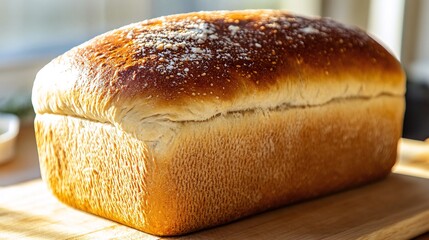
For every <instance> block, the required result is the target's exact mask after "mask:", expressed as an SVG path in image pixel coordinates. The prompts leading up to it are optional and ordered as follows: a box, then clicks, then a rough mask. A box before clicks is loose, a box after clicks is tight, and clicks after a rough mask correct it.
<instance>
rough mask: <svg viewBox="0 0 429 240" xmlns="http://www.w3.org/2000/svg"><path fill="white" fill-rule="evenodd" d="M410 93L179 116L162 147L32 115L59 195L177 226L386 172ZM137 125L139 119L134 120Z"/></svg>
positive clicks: (137, 219)
mask: <svg viewBox="0 0 429 240" xmlns="http://www.w3.org/2000/svg"><path fill="white" fill-rule="evenodd" d="M403 110H404V100H403V98H400V97H389V96H382V97H377V98H373V99H370V100H368V99H349V100H343V101H336V102H332V103H329V104H326V105H323V106H317V107H307V108H291V109H287V110H279V111H253V112H244V113H236V114H228V115H224V116H219V117H216V118H213V119H210V120H208V121H204V122H188V123H182V124H181V126H180V128H179V129H176V133H177V135H176V136H175V137H174V138H173V140H172V141H171V143H169V145H168V146H169V148H168V149H169V150H168V151H164V154H157V155H156V156H155V155H154V154H153V151H152V149H151V144H150V143H148V142H144V141H141V140H139V139H136V138H135V136H134V135H133V134H129V133H125V132H123V131H122V130H120V129H118V128H116V127H114V126H112V125H110V124H106V123H98V122H92V121H88V120H85V119H80V118H75V117H70V116H59V115H50V114H43V115H38V116H37V117H36V137H37V142H38V148H39V154H40V161H41V170H42V176H43V178H44V180H45V181H47V182H48V185H49V187H50V189H51V190H52V192H53V193H54V194H55V195H56V196H57V197H58V198H59V199H60V200H61V201H63V202H65V203H67V204H69V205H71V206H74V207H76V208H78V209H82V210H85V211H88V212H91V213H94V214H96V215H99V216H102V217H105V218H108V219H112V220H114V221H118V222H121V223H123V224H125V225H128V226H131V227H134V228H136V229H140V230H142V231H145V232H148V233H152V234H156V235H178V234H185V233H188V232H192V231H196V230H199V229H203V228H207V227H211V226H215V225H218V224H222V223H227V222H230V221H233V220H235V219H239V218H241V217H244V216H248V215H251V214H254V213H257V212H261V211H264V210H267V209H272V208H276V207H280V206H282V205H284V204H287V203H292V202H296V201H300V200H303V199H308V198H313V197H317V196H321V195H324V194H328V193H331V192H336V191H339V190H342V189H345V188H349V187H353V186H358V185H361V184H364V183H367V182H370V181H373V180H376V179H379V178H382V177H384V176H385V175H387V174H388V173H389V172H390V169H391V167H392V166H393V164H394V162H395V159H396V147H397V141H398V139H399V137H400V134H401V130H402V115H403ZM136 124H138V123H136Z"/></svg>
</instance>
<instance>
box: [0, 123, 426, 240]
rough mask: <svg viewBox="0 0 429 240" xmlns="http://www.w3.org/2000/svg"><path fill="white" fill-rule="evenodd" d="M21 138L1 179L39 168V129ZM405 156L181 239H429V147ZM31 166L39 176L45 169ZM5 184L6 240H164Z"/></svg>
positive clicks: (412, 147)
mask: <svg viewBox="0 0 429 240" xmlns="http://www.w3.org/2000/svg"><path fill="white" fill-rule="evenodd" d="M21 134H23V135H25V136H21V140H20V141H21V142H20V144H21V146H19V147H18V149H19V151H25V150H28V151H27V153H25V154H24V153H22V152H21V153H19V154H18V157H17V159H14V161H16V162H15V163H12V162H11V163H10V165H5V166H0V175H1V174H3V173H4V172H7V173H8V174H9V176H13V171H17V172H19V171H21V172H25V171H24V170H22V167H19V166H21V164H23V163H22V162H23V161H24V159H22V158H23V157H25V156H24V155H26V157H29V156H30V155H31V154H33V156H32V157H33V159H32V161H33V163H31V164H34V162H37V157H36V155H35V152H34V151H35V146H34V138H33V139H31V137H33V135H32V132H31V128H29V129H24V132H23V133H21ZM30 145H31V146H30ZM400 156H401V159H400V162H399V163H398V164H397V165H396V166H395V168H394V173H393V174H391V176H389V177H388V178H386V179H385V180H383V181H380V182H377V183H374V184H370V185H367V186H364V187H361V188H357V189H353V190H349V191H345V192H341V193H338V194H334V195H330V196H327V197H324V198H320V199H316V200H312V201H307V202H304V203H300V204H295V205H292V206H288V207H284V208H280V209H277V210H274V211H270V212H267V213H263V214H259V215H256V216H253V217H249V218H246V219H243V220H240V221H237V222H234V223H231V224H227V225H224V226H221V227H217V228H213V229H209V230H205V231H201V232H197V233H194V234H191V235H187V236H183V237H181V238H183V239H218V238H220V239H224V238H228V239H231V238H232V239H325V238H326V239H359V238H360V239H364V238H369V239H407V238H412V237H416V236H418V235H420V237H419V238H421V239H425V238H426V237H429V235H421V234H424V233H426V232H428V231H429V143H427V144H426V143H423V142H415V141H410V140H402V142H401V144H400ZM20 161H21V162H20ZM14 164H15V165H14ZM31 164H30V166H33V165H31ZM26 167H27V170H26V171H30V170H28V169H30V168H29V167H28V166H25V164H24V166H23V168H26ZM5 169H6V170H5ZM31 169H33V170H31V171H30V172H32V173H33V174H34V169H36V170H38V167H36V168H34V166H33V167H31ZM2 179H3V185H2V186H3V187H0V239H48V240H49V239H158V238H157V237H155V236H151V235H148V234H145V233H143V232H139V231H137V230H134V229H132V228H129V227H126V226H123V225H120V224H117V223H114V222H111V221H109V220H105V219H102V218H99V217H96V216H93V215H91V214H87V213H84V212H81V211H78V210H75V209H72V208H70V207H68V206H66V205H64V204H62V203H60V202H58V201H57V200H56V199H55V198H54V197H53V196H52V195H51V194H50V193H49V192H48V190H47V189H46V187H45V185H44V184H43V182H42V181H41V180H40V179H35V180H32V181H29V182H24V183H20V184H12V185H9V186H6V185H8V184H7V181H5V178H4V177H0V180H2ZM22 180H25V178H24V179H23V178H22V177H21V178H15V180H14V181H22ZM11 181H12V180H11ZM9 182H10V181H9ZM0 183H2V182H1V181H0Z"/></svg>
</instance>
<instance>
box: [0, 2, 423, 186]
mask: <svg viewBox="0 0 429 240" xmlns="http://www.w3.org/2000/svg"><path fill="white" fill-rule="evenodd" d="M251 8H274V9H287V10H290V11H292V12H296V13H299V14H305V15H312V16H325V17H330V18H333V19H336V20H339V21H341V22H344V23H348V24H352V25H356V26H359V27H361V28H363V29H366V30H367V31H368V32H369V33H370V34H372V35H373V36H374V37H375V38H377V39H379V40H380V41H381V42H382V44H384V45H385V46H387V47H388V48H389V49H390V50H391V51H392V52H393V53H394V55H395V56H396V57H397V58H398V59H399V60H400V61H401V62H402V64H403V66H404V68H405V69H406V71H407V78H408V81H407V89H408V92H407V112H406V117H405V124H404V133H403V136H404V137H407V138H413V139H420V140H424V139H426V138H428V137H429V130H428V128H429V124H426V123H429V94H428V93H429V87H428V86H429V44H428V43H429V15H428V14H427V13H428V12H429V1H428V0H408V1H406V0H299V1H297V0H265V1H261V0H217V1H209V0H182V1H179V0H176V1H172V0H92V1H87V0H0V30H1V31H0V112H11V113H15V114H17V115H19V116H20V117H21V126H25V124H27V125H28V126H29V127H28V128H32V127H31V121H32V114H33V113H32V107H31V102H30V97H31V87H32V83H33V80H34V77H35V75H36V73H37V71H38V70H39V69H40V68H41V67H42V66H43V65H45V64H46V63H47V62H48V61H49V60H50V59H52V58H54V57H55V56H58V55H60V54H62V53H63V52H65V51H67V50H68V49H70V48H71V47H73V46H75V45H78V44H80V43H82V42H84V41H86V40H88V39H90V38H92V37H94V36H96V35H98V34H100V33H103V32H106V31H108V30H111V29H114V28H117V27H120V26H123V25H126V24H129V23H132V22H138V21H142V20H144V19H148V18H153V17H158V16H162V15H167V14H173V13H183V12H191V11H200V10H233V9H251ZM31 134H34V133H29V135H28V136H33V135H31ZM21 138H24V137H22V136H21ZM33 145H34V144H33ZM32 149H33V150H31V151H33V152H32V153H31V154H34V155H37V153H36V152H35V151H36V150H35V147H33V148H32ZM28 154H30V153H28ZM23 158H24V157H23ZM36 158H37V157H36ZM23 164H24V163H23ZM26 164H27V163H26ZM34 164H36V165H37V163H34ZM36 165H35V166H36ZM25 166H27V165H25ZM3 169H5V168H3ZM4 172H7V171H4ZM14 174H15V173H14ZM22 174H23V176H26V177H27V178H31V176H32V174H33V175H34V174H36V175H37V174H39V172H38V171H34V172H32V173H31V174H30V173H22ZM0 175H1V174H0ZM2 177H4V175H3V176H0V180H1V178H2Z"/></svg>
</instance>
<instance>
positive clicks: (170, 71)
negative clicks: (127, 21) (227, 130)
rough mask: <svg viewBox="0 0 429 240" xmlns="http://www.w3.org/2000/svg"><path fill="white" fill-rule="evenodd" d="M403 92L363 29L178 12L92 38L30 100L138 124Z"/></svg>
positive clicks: (56, 64)
mask: <svg viewBox="0 0 429 240" xmlns="http://www.w3.org/2000/svg"><path fill="white" fill-rule="evenodd" d="M380 94H388V95H398V96H401V95H403V94H404V74H403V71H402V69H401V67H400V64H399V62H398V61H397V60H396V59H395V58H394V57H393V56H392V55H391V54H390V53H389V52H388V51H386V50H385V49H384V48H383V47H382V46H380V44H378V43H377V42H376V41H374V40H373V39H372V38H370V37H369V36H368V35H367V34H366V33H364V32H363V31H361V30H359V29H357V28H355V27H349V26H345V25H343V24H340V23H337V22H335V21H333V20H330V19H325V18H316V19H309V18H304V17H300V16H296V15H292V14H290V13H287V12H284V11H276V10H247V11H231V12H230V11H218V12H197V13H189V14H179V15H173V16H167V17H161V18H156V19H152V20H147V21H143V22H140V23H135V24H131V25H128V26H125V27H122V28H120V29H117V30H113V31H110V32H108V33H106V34H103V35H100V36H98V37H96V38H94V39H92V40H90V41H88V42H86V43H84V44H82V45H80V46H78V47H75V48H73V49H71V50H70V51H68V52H67V53H65V54H64V55H62V56H60V57H58V58H56V59H54V60H53V61H52V62H51V63H49V64H48V65H47V66H45V67H44V68H43V69H42V70H41V71H40V72H39V74H38V75H37V77H36V80H35V83H34V89H33V104H34V107H35V110H36V112H37V113H38V114H42V113H55V114H64V115H73V116H78V117H83V118H88V119H91V120H94V121H100V122H111V123H113V124H116V125H123V124H136V121H137V122H142V121H146V120H148V119H151V120H152V121H153V119H158V120H159V119H162V120H164V121H165V120H168V121H199V120H206V119H209V118H211V117H213V116H215V115H217V114H225V113H227V112H231V111H241V110H248V109H262V110H267V109H271V108H276V107H279V106H309V105H320V104H324V103H326V102H329V101H331V100H333V99H342V98H351V97H353V98H354V97H365V98H367V97H368V98H371V97H376V96H378V95H380Z"/></svg>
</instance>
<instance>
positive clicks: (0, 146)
mask: <svg viewBox="0 0 429 240" xmlns="http://www.w3.org/2000/svg"><path fill="white" fill-rule="evenodd" d="M18 132H19V118H18V117H17V116H15V115H13V114H6V113H0V163H5V162H7V161H8V160H10V159H11V158H12V157H13V155H14V154H15V145H16V137H17V135H18Z"/></svg>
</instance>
